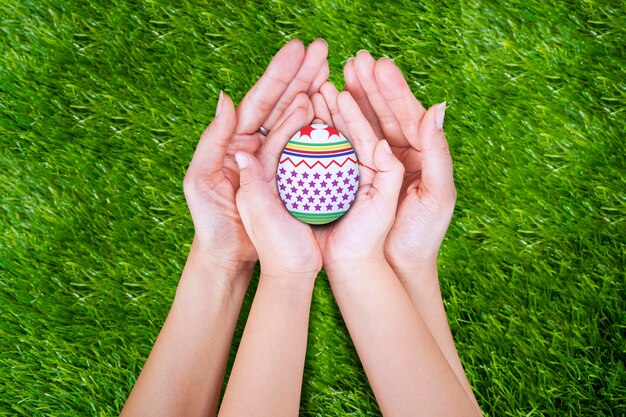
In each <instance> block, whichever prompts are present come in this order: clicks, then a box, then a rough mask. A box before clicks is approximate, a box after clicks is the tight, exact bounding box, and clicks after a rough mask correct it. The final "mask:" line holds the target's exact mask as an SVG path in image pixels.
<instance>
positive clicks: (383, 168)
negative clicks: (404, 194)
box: [372, 139, 404, 212]
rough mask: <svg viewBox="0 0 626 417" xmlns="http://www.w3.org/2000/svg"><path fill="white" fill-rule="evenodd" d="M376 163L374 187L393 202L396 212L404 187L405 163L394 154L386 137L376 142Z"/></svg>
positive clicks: (388, 200)
mask: <svg viewBox="0 0 626 417" xmlns="http://www.w3.org/2000/svg"><path fill="white" fill-rule="evenodd" d="M374 164H375V165H376V175H375V176H374V182H373V184H372V187H373V188H374V189H375V190H376V191H377V192H378V193H380V194H382V196H383V197H384V200H385V201H386V202H390V203H391V202H392V204H393V207H394V209H393V210H394V212H395V207H396V205H397V203H398V196H399V194H400V188H401V187H402V178H403V175H404V165H402V162H400V161H398V159H397V158H396V157H395V156H394V155H393V153H392V152H391V148H390V147H389V143H387V141H386V140H384V139H383V140H380V141H378V143H377V144H376V148H375V149H374Z"/></svg>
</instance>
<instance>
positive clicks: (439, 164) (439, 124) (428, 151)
mask: <svg viewBox="0 0 626 417" xmlns="http://www.w3.org/2000/svg"><path fill="white" fill-rule="evenodd" d="M445 112H446V102H445V101H444V102H443V103H439V104H435V105H434V106H432V107H431V108H430V109H428V111H427V112H426V114H425V115H424V119H423V121H422V124H421V127H420V132H419V142H420V148H421V152H420V156H421V158H422V161H421V162H422V181H421V184H420V188H422V187H424V189H425V190H426V191H427V192H428V193H432V195H434V196H436V197H438V198H440V199H452V200H454V199H455V198H456V190H455V188H454V178H453V174H452V157H451V156H450V148H449V147H448V142H447V141H446V136H445V135H444V132H443V119H444V116H445ZM446 201H448V200H446Z"/></svg>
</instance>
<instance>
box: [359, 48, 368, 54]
mask: <svg viewBox="0 0 626 417" xmlns="http://www.w3.org/2000/svg"><path fill="white" fill-rule="evenodd" d="M361 52H365V53H369V52H368V50H367V49H359V52H357V53H356V54H357V55H358V54H360V53H361Z"/></svg>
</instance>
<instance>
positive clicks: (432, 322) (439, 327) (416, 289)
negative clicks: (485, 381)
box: [392, 260, 480, 409]
mask: <svg viewBox="0 0 626 417" xmlns="http://www.w3.org/2000/svg"><path fill="white" fill-rule="evenodd" d="M392 268H393V270H394V272H395V273H396V274H397V276H398V278H399V279H400V281H401V283H402V286H403V287H404V289H405V290H406V292H407V294H408V296H409V298H410V299H411V301H412V303H413V305H414V306H415V308H416V309H417V311H418V313H419V314H420V316H422V319H423V320H424V323H425V324H426V327H427V328H428V330H429V331H430V334H431V335H432V336H433V339H435V341H436V342H437V345H438V346H439V349H440V350H441V352H442V353H443V355H444V356H445V358H446V360H447V361H448V363H449V364H450V367H451V368H452V370H453V371H454V374H455V375H456V377H457V379H458V380H459V382H460V383H461V385H462V386H463V389H464V390H465V392H466V393H467V395H468V397H469V398H470V399H471V400H472V403H473V404H474V406H475V407H476V408H477V409H480V407H479V406H478V402H477V401H476V397H475V396H474V393H473V391H472V388H471V387H470V384H469V381H468V380H467V376H466V375H465V371H464V370H463V365H461V360H460V358H459V354H458V352H457V350H456V347H455V346H454V340H453V338H452V332H451V331H450V325H449V324H448V320H447V317H446V311H445V308H444V305H443V299H442V297H441V291H440V287H439V279H438V275H437V261H436V260H433V261H430V262H427V263H425V264H424V265H423V266H421V267H416V268H409V267H405V268H401V267H399V266H396V265H393V266H392Z"/></svg>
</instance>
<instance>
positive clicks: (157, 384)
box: [121, 40, 328, 416]
mask: <svg viewBox="0 0 626 417" xmlns="http://www.w3.org/2000/svg"><path fill="white" fill-rule="evenodd" d="M326 55H327V46H326V42H324V41H323V40H318V41H315V42H313V43H312V44H311V45H309V47H308V48H306V49H305V48H304V45H303V44H302V42H300V41H299V40H293V41H291V42H289V43H288V44H287V45H285V46H284V47H283V48H282V49H281V50H280V51H279V52H278V53H277V54H276V56H275V57H274V58H273V60H272V62H271V63H270V64H269V66H268V68H267V70H266V71H265V73H264V75H263V76H262V77H261V78H260V79H259V81H258V82H257V83H256V84H255V85H254V87H252V89H251V90H250V92H249V93H248V94H247V95H246V96H245V97H244V99H243V100H242V102H241V104H240V105H239V106H238V107H237V109H236V110H235V108H234V106H233V103H232V101H231V100H230V98H229V97H227V96H226V95H220V100H219V103H218V106H217V115H216V117H215V119H214V120H213V122H212V123H211V124H210V125H209V126H208V127H207V129H206V130H205V131H204V133H203V134H202V137H201V138H200V141H199V143H198V146H197V149H196V152H195V153H194V156H193V158H192V161H191V163H190V166H189V169H188V171H187V174H186V176H185V179H184V191H185V197H186V199H187V204H188V206H189V210H190V212H191V216H192V218H193V222H194V228H195V236H194V240H193V243H192V247H191V250H190V253H189V258H188V259H187V263H186V265H185V268H184V271H183V274H182V276H181V279H180V283H179V285H178V288H177V291H176V297H175V299H174V303H173V305H172V308H171V311H170V313H169V315H168V317H167V319H166V321H165V324H164V325H163V329H162V330H161V332H160V334H159V337H158V338H157V340H156V342H155V345H154V347H153V349H152V352H151V353H150V356H149V357H148V360H147V361H146V364H145V366H144V368H143V370H142V372H141V374H140V375H139V378H138V379H137V382H136V383H135V386H134V388H133V390H132V392H131V394H130V396H129V397H128V400H127V401H126V404H125V406H124V408H123V410H122V413H121V415H122V416H146V415H168V416H179V415H202V416H207V415H215V414H216V412H217V407H218V401H219V393H220V389H221V386H222V381H223V377H224V369H225V367H226V362H227V360H228V352H229V349H230V344H231V341H232V335H233V332H234V328H235V325H236V323H237V318H238V316H239V311H240V308H241V303H242V300H243V297H244V295H245V293H246V289H247V287H248V284H249V282H250V277H251V275H252V269H253V266H254V263H255V262H256V261H257V259H258V256H257V250H256V249H255V247H254V246H253V245H252V242H251V241H250V239H249V238H248V235H247V233H246V231H245V229H244V226H243V223H242V221H241V218H240V216H239V212H238V210H237V205H236V201H235V195H236V191H237V189H238V188H239V173H238V170H237V167H236V164H235V160H234V155H235V153H236V152H237V151H240V150H246V151H248V152H252V153H255V154H256V155H257V156H258V157H259V158H260V159H262V160H263V159H264V158H267V156H268V155H273V154H274V153H275V152H276V149H274V148H272V146H274V144H275V142H274V141H270V140H269V138H267V139H266V138H265V137H264V136H263V135H261V134H260V133H257V130H258V129H259V127H260V126H261V125H263V126H265V127H266V128H268V129H270V130H271V129H273V128H274V126H275V125H278V124H280V123H282V121H283V120H284V118H285V117H287V115H288V114H290V113H291V112H292V111H294V110H295V109H297V108H303V109H305V111H312V110H310V109H309V108H310V102H309V100H308V97H307V93H310V94H313V93H315V92H317V91H318V90H319V86H320V85H321V84H322V83H323V82H324V81H326V77H327V76H328V64H327V63H326ZM289 106H291V107H289ZM281 119H282V120H281ZM281 149H282V148H281Z"/></svg>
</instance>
